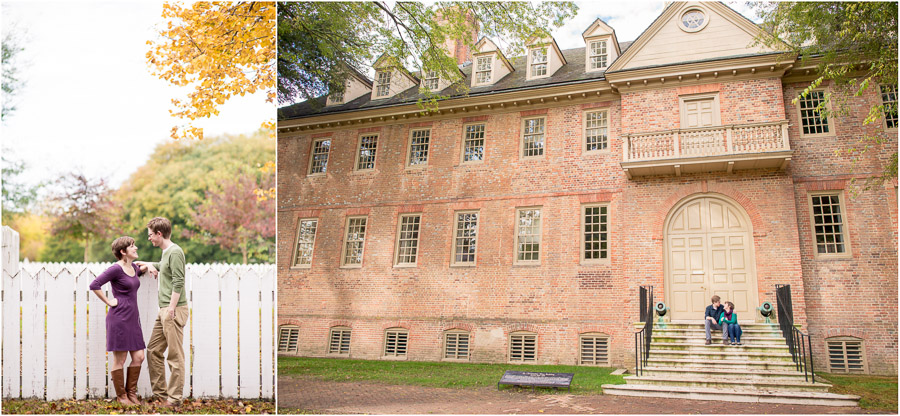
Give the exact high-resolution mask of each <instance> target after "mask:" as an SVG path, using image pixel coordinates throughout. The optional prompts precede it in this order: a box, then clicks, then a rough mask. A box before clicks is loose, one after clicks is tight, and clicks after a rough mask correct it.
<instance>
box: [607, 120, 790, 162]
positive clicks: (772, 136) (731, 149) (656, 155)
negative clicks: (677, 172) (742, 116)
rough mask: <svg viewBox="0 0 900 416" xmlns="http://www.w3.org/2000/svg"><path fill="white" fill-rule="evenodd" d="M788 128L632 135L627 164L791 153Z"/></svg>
mask: <svg viewBox="0 0 900 416" xmlns="http://www.w3.org/2000/svg"><path fill="white" fill-rule="evenodd" d="M787 124H788V121H787V120H782V121H776V122H768V123H753V124H736V125H728V126H714V127H702V128H695V129H677V130H665V131H656V132H648V133H639V134H629V135H626V136H625V143H624V146H623V155H622V156H623V161H624V162H634V161H648V160H663V159H676V158H680V157H685V158H688V157H710V156H721V155H728V154H748V153H762V152H772V151H781V150H790V145H789V142H788V138H787V131H788V130H787Z"/></svg>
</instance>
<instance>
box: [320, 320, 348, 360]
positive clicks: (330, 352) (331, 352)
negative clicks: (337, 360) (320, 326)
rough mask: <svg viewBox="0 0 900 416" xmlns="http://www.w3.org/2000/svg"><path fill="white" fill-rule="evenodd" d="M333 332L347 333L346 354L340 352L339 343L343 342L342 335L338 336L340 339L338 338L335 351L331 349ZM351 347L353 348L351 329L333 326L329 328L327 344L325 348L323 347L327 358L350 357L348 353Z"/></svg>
mask: <svg viewBox="0 0 900 416" xmlns="http://www.w3.org/2000/svg"><path fill="white" fill-rule="evenodd" d="M335 331H346V332H347V333H348V334H347V352H341V344H342V342H341V341H343V333H342V334H340V337H339V338H338V347H337V350H333V349H332V344H331V340H332V339H333V338H334V332H335ZM352 347H353V329H352V328H350V327H349V326H333V327H331V328H328V344H326V346H325V353H326V354H328V355H329V356H341V357H348V356H350V351H351V349H352Z"/></svg>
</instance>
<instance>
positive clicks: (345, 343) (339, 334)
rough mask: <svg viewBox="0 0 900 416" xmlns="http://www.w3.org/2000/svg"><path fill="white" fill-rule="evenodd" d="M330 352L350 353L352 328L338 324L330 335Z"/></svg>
mask: <svg viewBox="0 0 900 416" xmlns="http://www.w3.org/2000/svg"><path fill="white" fill-rule="evenodd" d="M328 353H329V354H341V355H350V328H348V327H346V326H336V327H333V328H331V333H330V334H329V335H328Z"/></svg>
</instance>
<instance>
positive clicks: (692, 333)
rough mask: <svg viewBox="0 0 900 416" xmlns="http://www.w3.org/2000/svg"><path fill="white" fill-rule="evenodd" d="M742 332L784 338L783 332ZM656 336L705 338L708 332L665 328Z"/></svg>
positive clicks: (654, 330) (744, 330) (744, 329)
mask: <svg viewBox="0 0 900 416" xmlns="http://www.w3.org/2000/svg"><path fill="white" fill-rule="evenodd" d="M741 331H742V332H743V334H744V335H743V336H763V337H776V338H784V335H782V333H781V331H769V330H767V329H747V328H744V327H741ZM715 333H719V334H721V333H722V331H716V330H712V329H711V330H710V334H715ZM656 334H665V335H667V336H668V335H674V336H687V337H694V338H705V337H706V330H705V329H703V328H702V327H701V328H700V329H669V328H666V329H663V328H653V335H656Z"/></svg>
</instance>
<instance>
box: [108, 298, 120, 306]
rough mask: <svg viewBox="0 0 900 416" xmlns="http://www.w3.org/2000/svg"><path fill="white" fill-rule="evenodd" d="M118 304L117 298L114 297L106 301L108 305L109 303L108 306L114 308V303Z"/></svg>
mask: <svg viewBox="0 0 900 416" xmlns="http://www.w3.org/2000/svg"><path fill="white" fill-rule="evenodd" d="M118 304H119V300H118V299H116V298H112V299H110V300H109V303H108V305H109V307H110V308H115V307H116V305H118Z"/></svg>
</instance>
